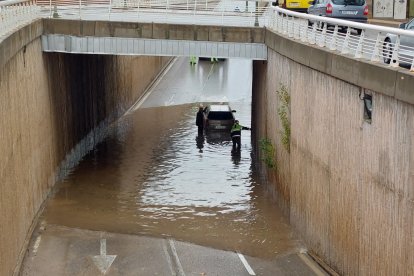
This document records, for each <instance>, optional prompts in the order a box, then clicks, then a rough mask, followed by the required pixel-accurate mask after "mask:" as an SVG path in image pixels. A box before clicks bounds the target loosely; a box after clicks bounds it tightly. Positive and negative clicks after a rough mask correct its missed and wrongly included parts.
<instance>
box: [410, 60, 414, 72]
mask: <svg viewBox="0 0 414 276" xmlns="http://www.w3.org/2000/svg"><path fill="white" fill-rule="evenodd" d="M410 72H414V58H413V61H412V62H411V68H410Z"/></svg>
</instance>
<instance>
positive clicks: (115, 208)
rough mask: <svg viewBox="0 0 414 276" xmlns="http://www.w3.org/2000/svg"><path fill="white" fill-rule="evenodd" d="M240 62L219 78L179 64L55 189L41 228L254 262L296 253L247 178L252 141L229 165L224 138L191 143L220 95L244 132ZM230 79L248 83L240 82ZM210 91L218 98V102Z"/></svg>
mask: <svg viewBox="0 0 414 276" xmlns="http://www.w3.org/2000/svg"><path fill="white" fill-rule="evenodd" d="M243 62H244V63H243ZM243 62H241V61H231V60H229V61H226V62H224V63H222V64H218V65H215V66H216V68H214V67H211V66H213V65H211V64H210V63H205V64H201V63H200V64H199V65H198V66H199V68H197V69H194V68H193V69H190V68H188V67H189V66H188V65H187V64H186V61H185V60H184V62H183V61H181V60H179V61H178V62H176V64H174V66H173V68H172V69H171V70H170V71H169V74H167V75H166V76H165V77H164V79H163V81H161V83H160V84H159V85H158V86H157V88H156V89H155V91H154V92H153V93H152V94H151V96H150V97H149V98H148V99H147V101H146V104H145V103H144V104H143V105H142V106H141V107H140V108H137V109H136V110H135V111H134V112H130V113H128V115H125V116H124V117H122V118H121V119H120V120H119V121H117V122H116V123H114V124H113V125H112V126H111V127H110V129H109V134H108V136H107V138H106V139H105V140H104V141H103V142H102V143H100V144H99V145H97V146H96V147H95V148H94V150H93V151H91V152H90V153H89V154H88V155H87V156H85V157H84V158H83V160H81V162H80V163H79V165H78V166H77V167H76V168H74V170H73V171H72V172H71V173H70V174H69V176H68V177H67V178H66V179H64V180H63V181H61V182H60V183H58V184H57V185H56V189H55V192H54V194H53V195H52V197H51V198H50V199H49V202H48V204H47V206H46V208H45V211H44V213H43V215H42V219H43V220H45V221H46V222H47V223H49V224H57V225H64V226H68V227H75V228H82V229H91V230H99V231H109V232H116V233H127V234H137V235H148V236H154V237H171V238H174V239H177V240H181V241H186V242H191V243H195V244H199V245H204V246H209V247H214V248H218V249H225V250H234V251H240V252H242V253H244V254H247V255H251V256H256V257H261V258H273V257H276V256H279V255H281V254H283V255H284V254H289V253H292V252H297V251H298V250H299V248H300V247H301V243H300V241H299V240H298V239H297V238H296V237H295V235H294V233H293V231H292V228H291V227H290V225H289V224H288V223H287V220H286V219H285V218H284V217H283V216H282V213H281V211H280V210H279V209H278V208H277V207H276V204H275V203H274V202H273V201H272V199H271V198H270V195H269V194H268V193H267V190H268V188H267V187H266V186H265V184H264V183H262V182H261V181H260V178H259V176H258V174H257V173H256V171H255V169H254V164H253V159H252V146H251V134H250V131H243V133H242V150H241V153H240V155H236V156H232V155H231V153H230V151H231V141H230V137H229V133H212V134H205V135H202V136H199V135H198V134H197V129H196V126H195V113H196V111H197V107H198V104H199V102H200V100H205V99H206V97H209V99H210V100H211V99H214V95H217V99H222V98H223V95H224V96H225V97H226V100H227V101H228V102H229V103H230V105H231V107H232V108H233V109H236V110H237V113H236V117H237V118H238V119H239V120H240V122H241V124H243V125H246V126H250V120H251V95H250V94H251V91H250V89H251V88H250V87H251V83H250V86H249V81H250V82H251V62H246V61H243ZM242 65H243V66H244V67H243V66H242ZM203 66H204V67H205V68H204V69H203V70H201V69H202V67H203ZM200 68H201V69H200ZM176 70H180V71H181V72H182V77H181V78H179V79H177V78H174V75H172V76H171V74H174V72H176ZM191 70H192V71H191ZM228 70H233V71H234V70H238V71H239V72H240V73H242V74H250V75H248V77H244V78H243V79H245V80H241V78H240V77H238V74H235V73H234V72H233V71H232V72H230V73H229V72H228ZM243 70H244V71H243ZM200 71H202V72H200ZM220 72H221V73H220ZM223 72H224V73H223ZM236 72H237V71H236ZM246 72H247V73H246ZM220 74H222V76H221V77H220ZM223 75H225V76H226V77H223ZM231 76H234V77H231ZM194 79H195V80H194ZM210 80H214V84H211V85H209V84H208V82H209V81H210ZM220 81H221V83H220ZM241 81H246V82H247V83H246V85H245V86H246V87H247V88H243V89H244V90H245V91H240V89H239V90H238V93H234V92H229V91H227V90H226V89H228V90H231V89H232V87H235V86H237V85H239V87H244V86H240V83H238V84H235V85H234V86H232V82H241ZM192 82H194V83H192ZM203 82H204V83H203ZM197 84H198V85H197ZM187 85H191V87H192V88H193V89H190V90H193V94H192V95H189V97H188V98H186V99H182V100H178V101H177V100H176V99H177V98H178V96H174V97H171V95H175V94H174V93H177V95H178V94H179V91H180V90H182V91H185V90H186V87H187ZM209 86H210V88H208V87H209ZM217 86H219V87H220V89H221V91H223V93H217ZM169 87H170V88H171V89H169ZM197 87H198V88H197ZM206 87H207V89H210V92H211V93H210V92H209V91H207V90H206ZM172 88H174V89H172ZM243 89H242V90H243ZM174 91H175V92H174ZM226 91H227V92H226ZM169 92H172V93H173V94H170V93H169ZM232 93H233V94H234V95H235V96H234V97H232V96H231V95H233V94H232ZM243 93H244V94H243ZM240 94H242V97H240ZM203 95H204V96H203ZM243 95H244V96H243ZM171 99H173V100H171ZM174 99H175V100H174ZM189 99H190V100H189ZM194 99H197V100H198V101H197V102H192V103H191V100H194ZM217 99H214V100H217ZM233 99H234V100H233ZM157 101H158V103H159V104H158V106H157ZM188 102H190V103H188ZM204 102H206V101H204ZM166 103H168V104H166Z"/></svg>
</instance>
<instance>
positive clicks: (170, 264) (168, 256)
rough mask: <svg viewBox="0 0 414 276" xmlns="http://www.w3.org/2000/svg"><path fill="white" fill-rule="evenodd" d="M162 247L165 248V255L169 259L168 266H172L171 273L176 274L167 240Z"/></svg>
mask: <svg viewBox="0 0 414 276" xmlns="http://www.w3.org/2000/svg"><path fill="white" fill-rule="evenodd" d="M162 249H163V250H164V255H165V258H166V259H167V263H168V266H169V268H170V271H171V275H174V273H175V271H174V267H173V264H172V260H171V256H170V254H169V253H168V248H167V244H166V242H163V243H162Z"/></svg>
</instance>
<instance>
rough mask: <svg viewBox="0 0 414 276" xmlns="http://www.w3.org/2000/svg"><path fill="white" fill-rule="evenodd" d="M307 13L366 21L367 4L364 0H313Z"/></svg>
mask: <svg viewBox="0 0 414 276" xmlns="http://www.w3.org/2000/svg"><path fill="white" fill-rule="evenodd" d="M308 14H312V15H318V16H325V17H330V18H337V19H344V20H350V21H354V22H360V23H366V22H367V20H368V6H367V4H366V2H365V0H314V1H313V2H312V5H311V6H310V7H309V8H308ZM357 31H358V33H360V32H361V31H360V30H357Z"/></svg>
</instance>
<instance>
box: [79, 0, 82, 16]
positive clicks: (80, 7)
mask: <svg viewBox="0 0 414 276" xmlns="http://www.w3.org/2000/svg"><path fill="white" fill-rule="evenodd" d="M79 19H82V0H79Z"/></svg>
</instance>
